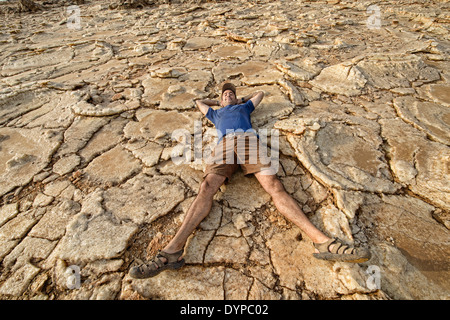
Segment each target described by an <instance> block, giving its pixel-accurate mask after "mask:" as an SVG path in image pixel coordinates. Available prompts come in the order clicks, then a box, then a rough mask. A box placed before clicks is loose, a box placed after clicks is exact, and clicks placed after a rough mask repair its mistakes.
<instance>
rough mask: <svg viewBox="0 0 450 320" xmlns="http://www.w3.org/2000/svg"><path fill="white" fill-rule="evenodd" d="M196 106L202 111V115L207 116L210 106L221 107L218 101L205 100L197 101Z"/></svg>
mask: <svg viewBox="0 0 450 320" xmlns="http://www.w3.org/2000/svg"><path fill="white" fill-rule="evenodd" d="M195 104H196V105H197V107H198V108H199V109H200V111H201V113H203V114H204V115H206V114H207V113H208V110H209V107H210V106H220V102H219V101H217V100H210V99H203V100H195Z"/></svg>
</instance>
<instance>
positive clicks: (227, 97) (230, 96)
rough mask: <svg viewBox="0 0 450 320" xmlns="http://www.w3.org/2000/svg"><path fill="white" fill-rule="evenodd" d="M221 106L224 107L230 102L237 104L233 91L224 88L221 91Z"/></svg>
mask: <svg viewBox="0 0 450 320" xmlns="http://www.w3.org/2000/svg"><path fill="white" fill-rule="evenodd" d="M221 103H222V107H226V106H228V105H230V104H237V98H236V95H235V94H234V92H233V91H231V90H225V91H224V92H223V93H222V102H221Z"/></svg>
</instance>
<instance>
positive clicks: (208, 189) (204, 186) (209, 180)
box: [199, 174, 226, 197]
mask: <svg viewBox="0 0 450 320" xmlns="http://www.w3.org/2000/svg"><path fill="white" fill-rule="evenodd" d="M225 179H226V178H225V177H223V176H220V175H216V174H209V175H207V176H206V178H205V179H204V180H203V182H202V183H201V184H200V190H199V195H200V194H201V195H205V196H210V197H212V196H214V195H215V194H216V192H217V191H218V190H219V188H220V186H221V185H222V184H223V183H224V181H225Z"/></svg>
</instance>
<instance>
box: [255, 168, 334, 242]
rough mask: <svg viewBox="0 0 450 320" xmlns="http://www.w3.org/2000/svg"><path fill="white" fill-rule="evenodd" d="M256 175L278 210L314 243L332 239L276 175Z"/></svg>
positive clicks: (259, 173)
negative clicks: (320, 228)
mask: <svg viewBox="0 0 450 320" xmlns="http://www.w3.org/2000/svg"><path fill="white" fill-rule="evenodd" d="M255 177H256V178H257V179H258V181H259V183H261V186H262V187H263V188H264V190H266V192H267V193H269V194H270V196H271V197H272V200H273V203H274V204H275V206H276V207H277V209H278V211H280V213H281V214H283V215H284V216H285V217H286V218H288V219H289V220H290V221H292V222H293V223H294V224H295V225H296V226H298V227H299V228H300V229H301V230H302V231H303V232H305V233H306V235H307V236H308V237H309V238H310V239H311V240H312V241H313V242H314V243H323V242H326V241H328V240H329V239H330V238H328V237H327V236H326V235H325V234H323V233H322V232H321V231H320V230H319V229H317V228H316V227H315V226H314V225H313V224H312V223H311V221H309V219H308V217H307V216H306V215H305V214H304V213H303V211H302V209H300V207H299V205H298V204H297V202H296V201H295V200H294V199H293V198H292V197H291V196H290V195H289V194H288V193H287V192H286V190H285V189H284V187H283V184H282V183H281V181H280V180H279V179H278V177H277V176H276V175H264V174H261V172H258V173H255Z"/></svg>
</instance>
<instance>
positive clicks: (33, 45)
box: [0, 1, 450, 299]
mask: <svg viewBox="0 0 450 320" xmlns="http://www.w3.org/2000/svg"><path fill="white" fill-rule="evenodd" d="M37 2H38V1H37ZM54 2H55V4H52V1H47V2H46V4H45V5H43V10H40V11H36V12H29V13H14V10H15V9H14V8H15V2H14V1H9V2H6V3H0V11H1V12H2V14H4V15H5V17H7V19H3V20H2V22H1V23H0V25H1V34H0V46H1V48H2V50H0V74H1V79H0V152H1V153H0V197H1V198H0V199H1V202H0V263H1V264H0V272H1V275H0V298H2V299H448V298H449V297H450V282H449V279H450V277H449V275H450V268H449V266H450V231H449V228H450V220H449V212H450V185H449V183H448V181H449V180H450V179H449V178H450V171H449V170H450V165H449V163H450V149H449V145H450V135H449V132H450V109H449V108H450V95H449V93H450V38H449V23H448V21H450V17H449V16H448V12H449V9H450V6H449V4H448V3H446V2H445V1H432V2H431V3H430V1H403V2H402V3H401V4H399V3H397V2H396V1H383V2H381V3H379V4H377V7H378V10H379V14H380V15H379V18H380V25H379V27H376V28H374V27H373V25H370V23H373V22H374V20H373V17H372V18H371V17H370V13H368V11H367V9H368V7H369V6H370V5H372V4H373V3H372V2H370V1H289V5H287V3H288V2H287V1H257V2H248V1H240V2H239V3H238V2H236V1H235V2H233V1H231V2H232V3H231V2H230V1H219V2H210V1H191V2H189V1H188V2H183V1H177V2H176V3H172V4H159V1H153V4H151V5H143V4H140V5H138V4H137V2H136V3H135V5H134V7H135V8H128V9H123V4H122V5H120V4H119V3H116V4H113V5H111V6H110V1H95V2H94V1H84V4H80V5H79V7H78V8H79V9H80V20H79V22H80V25H79V28H72V27H73V25H70V24H69V23H68V21H69V20H68V19H70V17H69V13H68V12H67V8H66V7H64V6H60V5H57V4H56V1H54ZM161 2H162V1H161ZM194 2H195V3H194ZM142 3H143V2H142ZM132 6H133V5H132ZM112 8H114V9H112ZM373 12H374V11H372V13H373ZM369 22H370V23H369ZM225 80H229V81H231V82H233V83H234V84H235V85H236V86H237V87H238V95H240V96H243V95H246V94H249V93H251V92H253V91H255V90H263V91H264V92H265V98H264V100H263V102H262V103H261V105H260V106H258V108H257V109H256V110H255V111H254V112H253V113H252V123H253V126H254V127H255V128H256V129H258V130H262V129H268V131H269V132H270V130H271V129H276V130H278V132H279V134H280V136H279V166H278V173H277V175H278V176H279V178H280V180H281V181H282V182H283V185H284V187H285V189H286V190H287V191H288V192H289V193H290V194H291V195H292V196H293V197H294V199H296V200H297V201H298V203H299V204H300V206H301V207H302V208H303V211H304V212H305V213H306V214H307V215H308V217H309V218H310V219H311V221H312V222H313V223H314V224H315V225H316V226H318V227H319V228H320V229H321V230H323V231H324V232H325V233H327V234H328V235H330V236H334V237H338V238H340V239H342V240H344V241H345V242H347V243H350V244H356V245H358V246H363V247H367V248H369V249H370V250H371V252H372V259H371V260H369V261H368V262H366V263H363V264H346V263H332V262H325V261H319V260H316V259H314V258H313V256H312V253H313V246H312V243H311V241H310V239H309V238H308V237H307V236H306V235H304V234H302V232H301V231H300V230H299V229H298V228H297V227H295V226H293V225H292V224H291V223H290V222H289V221H287V220H286V219H285V218H284V217H283V216H282V215H281V214H280V213H279V212H278V211H277V210H276V208H275V206H274V204H273V203H272V201H271V199H270V196H269V195H268V194H267V193H266V192H265V191H264V190H263V189H262V187H261V186H260V185H259V184H258V182H257V180H256V179H255V178H254V177H250V178H249V177H245V176H244V175H243V174H242V172H241V171H238V172H237V173H236V174H235V175H234V176H233V178H232V180H231V181H230V183H229V184H228V185H226V186H224V187H223V188H222V189H221V190H220V191H219V192H218V193H217V195H216V196H215V198H214V204H213V208H212V210H211V213H210V215H209V216H208V217H207V218H206V219H205V220H204V221H203V222H202V223H201V224H200V226H199V228H198V229H197V230H196V231H195V233H194V234H193V235H192V236H191V237H190V239H189V241H188V244H187V246H186V248H185V254H186V261H187V265H186V267H184V268H183V269H181V270H180V271H177V272H174V271H167V272H164V273H161V274H160V275H158V276H157V277H154V278H151V279H147V280H134V279H132V278H130V277H129V276H128V275H127V273H128V269H129V268H130V266H132V265H133V264H135V263H138V262H140V261H144V260H146V259H147V258H149V257H151V256H153V255H154V254H155V253H156V252H157V251H158V250H159V249H161V248H163V247H164V246H165V244H166V243H167V242H168V241H169V239H170V238H171V237H172V236H173V235H174V234H175V232H176V231H177V228H178V227H179V226H180V224H181V222H182V220H183V217H184V215H185V214H186V212H187V210H188V208H189V205H190V204H191V202H192V201H193V199H194V197H195V196H196V194H197V192H198V188H199V185H200V183H201V181H202V175H203V170H204V166H205V163H204V162H203V161H191V162H189V163H185V164H176V163H175V162H174V161H173V157H172V155H180V149H179V148H178V149H177V146H178V145H179V141H177V140H175V139H173V138H172V132H174V131H175V130H179V131H180V132H183V134H184V135H185V138H186V137H187V139H191V142H192V143H193V142H194V135H195V134H196V133H197V134H198V133H199V132H201V133H203V135H204V137H205V140H204V141H202V150H203V151H204V150H206V149H207V148H208V147H209V141H207V139H206V137H207V134H208V133H210V132H211V131H212V128H213V126H212V124H211V123H210V122H209V121H208V120H207V119H205V118H204V117H202V114H201V113H200V112H199V111H198V110H197V109H196V108H195V104H194V103H193V100H194V99H196V98H207V97H209V98H213V99H216V98H217V97H218V95H219V90H220V84H221V83H222V82H223V81H225ZM269 140H270V137H269ZM373 270H375V273H374V271H373ZM74 272H75V273H74ZM77 276H79V277H78V278H77ZM374 277H375V278H374ZM374 279H375V280H376V279H378V280H379V282H374V281H373V280H374ZM73 280H75V282H73ZM77 281H78V282H77ZM374 283H375V284H376V285H375V286H374Z"/></svg>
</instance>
